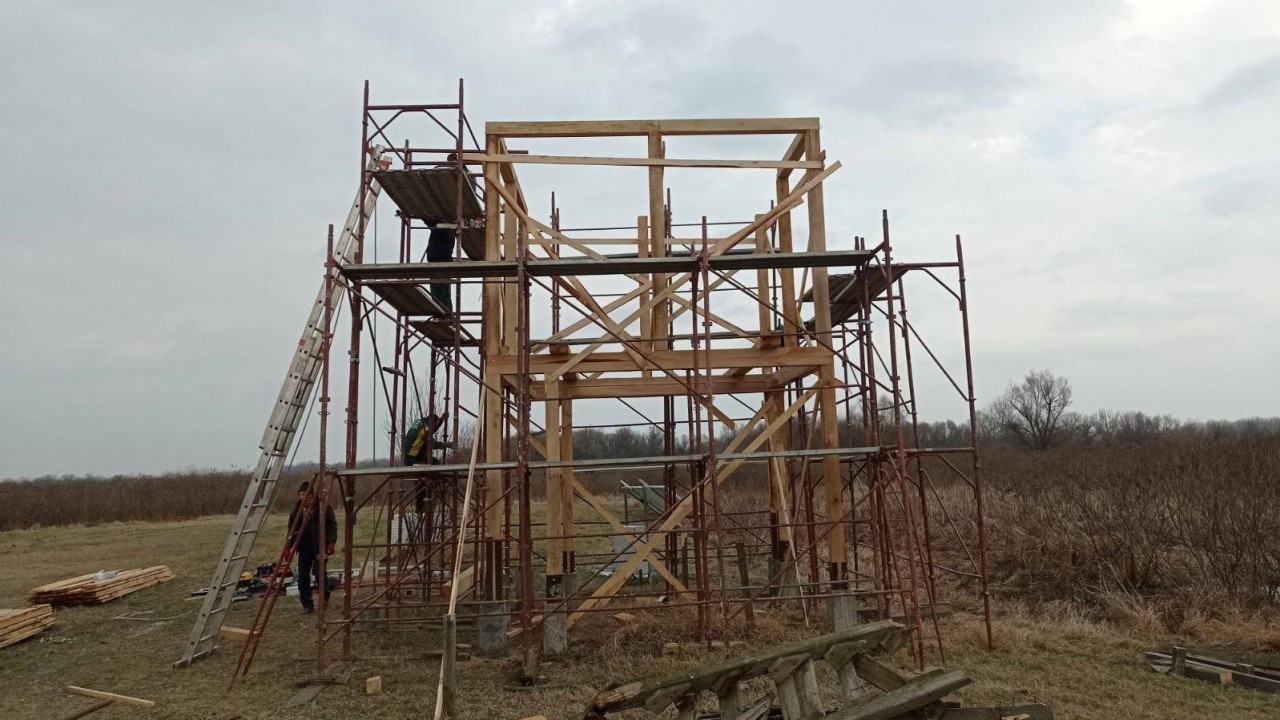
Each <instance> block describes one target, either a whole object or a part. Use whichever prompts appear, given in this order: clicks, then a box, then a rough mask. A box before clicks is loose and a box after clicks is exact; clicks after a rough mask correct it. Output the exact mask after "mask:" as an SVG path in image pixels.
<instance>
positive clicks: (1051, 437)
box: [991, 370, 1071, 450]
mask: <svg viewBox="0 0 1280 720" xmlns="http://www.w3.org/2000/svg"><path fill="white" fill-rule="evenodd" d="M1070 405H1071V381H1069V380H1067V379H1066V378H1065V377H1058V376H1057V375H1054V374H1053V373H1051V372H1049V371H1048V370H1033V371H1031V372H1029V373H1027V376H1026V377H1025V378H1023V380H1022V382H1021V383H1018V384H1014V383H1009V388H1008V389H1007V390H1005V391H1004V395H1001V396H1000V397H999V398H998V399H997V400H996V401H995V403H993V404H992V407H991V415H992V416H993V417H994V418H995V419H996V421H997V422H998V423H999V425H1000V427H1001V428H1002V429H1003V430H1004V431H1005V432H1006V433H1007V434H1009V435H1010V436H1012V437H1015V438H1017V439H1018V441H1019V442H1021V443H1022V444H1023V445H1026V446H1027V447H1029V448H1033V449H1035V450H1046V449H1048V448H1050V447H1053V446H1054V445H1056V444H1058V443H1060V442H1062V441H1063V440H1065V439H1066V438H1067V437H1068V436H1069V435H1070V434H1071V428H1070V427H1068V426H1069V425H1070V423H1069V420H1070V417H1071V416H1069V415H1067V408H1068V407H1069V406H1070Z"/></svg>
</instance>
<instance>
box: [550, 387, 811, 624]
mask: <svg viewBox="0 0 1280 720" xmlns="http://www.w3.org/2000/svg"><path fill="white" fill-rule="evenodd" d="M816 393H817V388H810V389H809V390H807V391H805V392H803V393H801V395H800V397H799V398H797V399H796V401H795V402H794V403H792V405H791V406H790V407H788V408H787V409H786V411H785V412H783V413H782V414H781V415H780V416H779V417H778V418H776V419H775V420H774V421H773V422H771V423H769V425H768V426H767V427H765V429H764V430H763V431H762V432H760V434H759V435H757V436H755V437H754V438H753V439H752V440H751V442H750V443H748V444H747V449H746V450H745V451H744V452H748V453H750V452H755V450H756V448H758V447H760V446H761V445H763V444H764V443H765V442H766V441H768V440H769V439H770V438H772V437H773V435H774V433H776V432H778V430H779V429H780V428H781V427H782V425H783V424H784V423H785V422H786V421H787V420H788V419H790V418H791V416H792V415H794V414H795V413H796V412H797V411H799V410H800V408H802V407H804V405H805V403H807V402H809V400H810V399H811V398H812V397H813V396H814V395H815V394H816ZM757 414H758V413H757ZM753 429H754V423H747V424H746V425H745V426H744V427H743V429H742V431H741V432H739V433H738V435H737V436H736V437H735V438H734V440H733V442H731V443H730V444H729V447H727V448H725V451H726V452H733V450H734V446H735V445H736V444H737V443H738V442H739V441H741V440H742V438H744V437H746V436H747V434H748V433H750V432H751V431H752V430H753ZM743 462H744V461H743V460H740V459H739V460H733V461H730V462H728V463H727V464H726V463H717V468H716V471H715V475H714V477H713V479H712V482H714V483H715V484H717V485H719V484H722V483H723V482H724V481H725V480H727V479H728V478H729V476H730V475H732V474H733V473H734V471H736V470H737V469H738V468H739V467H741V466H742V463H743ZM691 512H693V495H692V494H690V495H686V496H685V497H684V499H682V500H681V501H680V502H678V503H676V504H675V506H673V507H672V508H671V509H670V510H668V511H667V515H666V520H664V521H663V522H662V524H661V525H659V526H658V528H657V529H656V530H654V531H653V532H651V533H650V534H649V539H648V541H646V542H643V543H641V544H639V545H636V546H633V549H632V554H631V557H630V558H628V559H627V561H626V562H624V563H623V564H622V566H621V567H619V568H617V569H616V570H615V571H614V574H613V575H612V576H610V577H609V578H608V579H606V580H605V581H604V582H603V583H601V584H600V586H599V587H597V588H596V590H595V592H593V593H592V594H591V596H590V597H588V598H587V599H585V600H583V601H582V603H581V604H580V605H579V606H578V609H577V610H575V611H574V612H573V614H571V615H569V624H570V625H573V624H574V623H575V622H577V619H578V618H580V617H581V616H582V615H583V613H584V612H586V611H587V610H590V609H591V608H593V607H595V606H596V605H599V604H600V603H601V602H604V601H606V600H607V599H608V598H610V597H612V596H613V595H614V593H616V592H618V589H619V588H621V587H622V585H623V584H624V583H625V582H626V580H627V578H629V577H631V574H632V573H634V572H635V571H636V568H637V567H639V566H640V563H642V562H644V561H645V560H646V559H647V558H648V557H649V555H651V554H652V553H653V549H654V547H655V546H656V545H657V544H658V543H659V542H663V541H664V539H665V537H666V534H667V533H668V532H670V531H671V530H672V529H674V528H675V527H677V526H678V525H679V524H680V523H681V522H683V521H684V519H685V518H686V517H688V516H689V513H691Z"/></svg>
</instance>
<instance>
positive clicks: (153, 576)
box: [27, 565, 175, 605]
mask: <svg viewBox="0 0 1280 720" xmlns="http://www.w3.org/2000/svg"><path fill="white" fill-rule="evenodd" d="M114 572H115V575H114V576H113V577H110V578H108V579H104V580H94V578H95V577H96V576H97V574H96V573H90V574H89V575H81V576H79V577H73V578H70V579H68V580H60V581H58V582H55V583H49V584H48V585H41V586H40V587H38V588H33V589H32V590H31V591H29V592H28V593H27V602H30V603H49V604H52V605H98V604H101V603H105V602H110V601H112V600H116V599H118V598H121V597H124V596H125V595H128V594H129V593H131V592H136V591H138V590H141V589H143V588H148V587H151V586H152V585H155V584H156V583H162V582H167V581H169V580H172V579H173V578H174V577H175V576H174V574H173V573H171V572H169V568H168V567H167V566H165V565H156V566H155V567H149V568H138V569H135V570H117V571H114Z"/></svg>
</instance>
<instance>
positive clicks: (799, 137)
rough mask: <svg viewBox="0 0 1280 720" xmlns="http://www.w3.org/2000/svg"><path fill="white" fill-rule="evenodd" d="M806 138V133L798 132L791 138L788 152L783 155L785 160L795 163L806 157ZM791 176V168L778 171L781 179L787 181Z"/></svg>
mask: <svg viewBox="0 0 1280 720" xmlns="http://www.w3.org/2000/svg"><path fill="white" fill-rule="evenodd" d="M804 136H805V133H802V132H798V133H796V136H795V137H793V138H791V145H790V146H788V147H787V151H786V152H785V153H783V155H782V159H783V160H789V161H794V160H799V159H800V158H801V157H804ZM790 176H791V168H785V167H784V168H779V169H778V177H779V178H780V179H783V180H785V179H787V178H788V177H790Z"/></svg>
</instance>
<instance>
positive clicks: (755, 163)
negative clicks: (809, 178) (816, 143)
mask: <svg viewBox="0 0 1280 720" xmlns="http://www.w3.org/2000/svg"><path fill="white" fill-rule="evenodd" d="M462 159H463V160H465V161H467V162H500V163H525V164H530V165H604V166H609V167H655V166H660V167H682V168H726V169H731V168H747V169H750V168H764V169H786V170H821V169H822V163H819V162H812V161H809V160H794V161H787V160H695V159H681V158H627V157H584V156H580V155H486V154H483V153H464V154H463V156H462Z"/></svg>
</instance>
